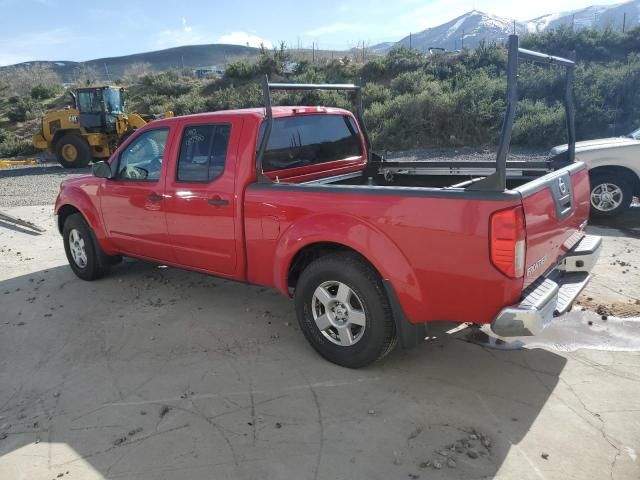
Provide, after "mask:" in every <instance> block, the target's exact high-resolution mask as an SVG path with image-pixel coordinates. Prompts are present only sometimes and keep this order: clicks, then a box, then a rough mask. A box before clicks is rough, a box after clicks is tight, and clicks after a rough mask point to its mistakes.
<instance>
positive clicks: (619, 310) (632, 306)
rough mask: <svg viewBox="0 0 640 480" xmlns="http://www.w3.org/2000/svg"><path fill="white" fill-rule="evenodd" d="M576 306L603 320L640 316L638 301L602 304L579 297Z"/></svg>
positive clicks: (588, 298)
mask: <svg viewBox="0 0 640 480" xmlns="http://www.w3.org/2000/svg"><path fill="white" fill-rule="evenodd" d="M576 305H578V306H581V307H583V308H585V309H587V310H591V311H592V312H596V313H597V314H598V315H600V316H601V317H603V320H604V319H606V318H607V317H619V318H629V317H638V316H640V301H639V300H635V301H634V300H629V302H627V303H624V302H613V303H603V302H601V301H598V300H597V299H594V298H592V297H587V296H581V297H580V298H578V301H577V302H576Z"/></svg>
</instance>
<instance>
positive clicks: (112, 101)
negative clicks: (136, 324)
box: [103, 88, 123, 113]
mask: <svg viewBox="0 0 640 480" xmlns="http://www.w3.org/2000/svg"><path fill="white" fill-rule="evenodd" d="M103 95H104V104H105V106H106V108H107V112H108V113H123V109H122V96H121V94H120V89H119V88H106V89H105V90H104V92H103Z"/></svg>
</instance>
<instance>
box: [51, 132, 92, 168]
mask: <svg viewBox="0 0 640 480" xmlns="http://www.w3.org/2000/svg"><path fill="white" fill-rule="evenodd" d="M56 158H57V159H58V163H60V165H62V166H63V167H64V168H82V167H86V166H87V165H89V162H91V147H90V146H89V144H88V143H87V141H86V140H85V139H84V138H82V137H81V136H80V135H74V134H68V135H65V136H64V137H62V138H61V139H60V140H58V142H57V143H56Z"/></svg>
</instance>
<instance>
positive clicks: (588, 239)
mask: <svg viewBox="0 0 640 480" xmlns="http://www.w3.org/2000/svg"><path fill="white" fill-rule="evenodd" d="M601 247H602V239H601V238H600V237H598V236H595V235H585V236H584V237H583V238H582V240H580V242H578V244H577V245H575V246H574V247H573V248H572V249H571V250H570V251H569V252H568V253H567V255H565V257H564V258H563V259H562V261H561V262H560V264H559V265H558V266H557V267H556V268H555V269H554V270H552V271H551V272H550V273H549V274H548V275H546V276H544V277H540V278H539V279H538V280H536V281H535V282H534V283H532V284H531V285H530V286H529V287H527V289H525V291H524V292H523V295H522V301H521V302H520V303H519V304H517V305H512V306H510V307H506V308H503V309H502V310H501V311H500V313H499V314H498V316H497V317H496V318H495V320H494V321H493V322H492V323H491V330H493V332H494V333H495V334H496V335H500V336H502V337H524V336H530V335H537V334H538V333H540V332H541V331H542V329H543V328H544V327H546V326H547V325H548V324H549V323H550V322H551V320H552V319H553V317H556V316H558V315H562V314H563V313H565V312H567V311H569V310H570V309H571V306H572V305H573V302H574V301H575V299H576V298H577V297H578V295H580V292H581V291H582V290H583V289H584V287H585V286H586V285H587V283H589V279H590V278H591V275H590V274H589V272H591V269H593V267H594V265H595V264H596V261H597V260H598V257H599V256H600V250H601Z"/></svg>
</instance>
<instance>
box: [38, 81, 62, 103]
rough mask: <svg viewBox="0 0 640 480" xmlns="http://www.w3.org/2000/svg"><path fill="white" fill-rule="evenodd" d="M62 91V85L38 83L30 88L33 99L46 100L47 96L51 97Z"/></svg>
mask: <svg viewBox="0 0 640 480" xmlns="http://www.w3.org/2000/svg"><path fill="white" fill-rule="evenodd" d="M61 92H62V85H59V84H52V85H43V84H38V85H36V86H35V87H33V88H32V89H31V98H33V99H34V100H46V99H47V98H53V97H55V96H56V95H59V94H60V93H61Z"/></svg>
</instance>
